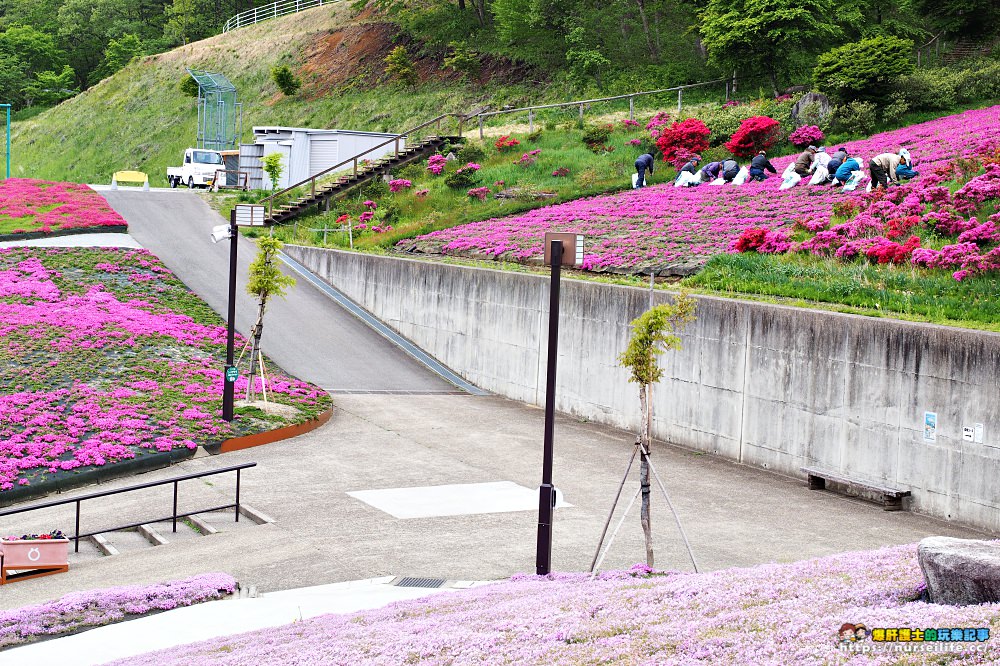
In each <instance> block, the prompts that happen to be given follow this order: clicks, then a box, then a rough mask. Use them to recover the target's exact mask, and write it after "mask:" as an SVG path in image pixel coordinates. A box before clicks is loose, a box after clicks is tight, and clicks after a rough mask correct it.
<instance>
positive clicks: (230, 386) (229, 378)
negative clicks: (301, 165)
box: [212, 208, 240, 421]
mask: <svg viewBox="0 0 1000 666" xmlns="http://www.w3.org/2000/svg"><path fill="white" fill-rule="evenodd" d="M239 236H240V234H239V228H238V227H237V226H236V209H235V208H234V209H233V210H232V212H230V214H229V328H228V330H227V331H226V370H225V385H224V386H223V388H222V419H223V420H224V421H232V420H233V407H234V403H235V399H236V377H237V376H238V372H237V370H236V366H235V365H234V362H235V355H234V350H233V347H234V346H235V343H236V248H237V244H236V241H237V240H238V239H239ZM212 239H213V240H214V239H215V235H214V234H213V236H212Z"/></svg>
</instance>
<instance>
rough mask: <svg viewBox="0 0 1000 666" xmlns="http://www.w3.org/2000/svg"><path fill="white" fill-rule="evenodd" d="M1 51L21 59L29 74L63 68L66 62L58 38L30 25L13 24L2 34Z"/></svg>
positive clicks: (26, 72) (0, 36) (0, 35)
mask: <svg viewBox="0 0 1000 666" xmlns="http://www.w3.org/2000/svg"><path fill="white" fill-rule="evenodd" d="M0 53H5V54H7V55H10V56H14V57H15V58H17V59H18V60H19V61H21V63H23V65H24V68H23V71H24V73H25V75H27V76H30V75H32V74H35V73H37V72H44V71H46V70H57V69H62V66H63V65H65V64H66V54H65V53H64V52H63V51H62V50H61V49H59V47H58V46H57V45H56V40H55V39H54V38H53V37H52V36H51V35H47V34H45V33H43V32H41V31H39V30H36V29H35V28H33V27H32V26H30V25H12V26H10V27H9V28H7V29H6V30H5V31H4V32H3V33H2V34H0Z"/></svg>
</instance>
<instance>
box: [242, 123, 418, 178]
mask: <svg viewBox="0 0 1000 666" xmlns="http://www.w3.org/2000/svg"><path fill="white" fill-rule="evenodd" d="M253 136H254V142H253V144H244V145H242V146H240V170H241V171H247V172H248V173H249V174H250V187H251V188H252V189H269V188H270V187H271V183H270V181H269V180H268V179H267V176H266V175H264V174H263V171H262V170H261V162H260V159H261V158H262V157H264V156H265V155H269V154H271V153H281V155H282V160H281V163H282V165H283V166H284V171H283V172H282V174H281V179H280V180H279V181H278V188H279V189H283V188H286V187H288V186H289V185H294V184H295V183H298V182H301V181H303V180H305V179H307V178H309V177H310V176H314V175H315V174H317V173H320V172H322V171H325V170H326V169H329V168H330V167H332V166H334V165H336V164H337V163H338V162H342V161H344V160H347V159H350V158H352V157H354V156H355V155H360V154H361V153H364V155H362V156H361V158H360V159H359V161H360V160H361V159H365V160H370V161H374V160H377V159H379V158H380V157H382V156H384V155H386V154H392V153H393V152H394V151H395V150H396V141H395V138H396V135H395V134H386V133H382V132H360V131H355V130H342V129H309V128H304V127H270V126H268V127H254V128H253ZM386 142H388V143H387V144H386V145H384V146H380V147H376V146H379V144H382V143H386ZM405 147H406V140H405V137H400V138H399V150H400V151H402V150H403V149H404V148H405ZM344 168H345V169H348V168H351V165H345V167H344Z"/></svg>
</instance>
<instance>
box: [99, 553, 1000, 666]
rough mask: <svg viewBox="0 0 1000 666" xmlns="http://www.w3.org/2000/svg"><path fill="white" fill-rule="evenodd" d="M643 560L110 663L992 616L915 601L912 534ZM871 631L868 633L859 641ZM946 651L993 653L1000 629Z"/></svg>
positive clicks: (655, 643)
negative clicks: (799, 551)
mask: <svg viewBox="0 0 1000 666" xmlns="http://www.w3.org/2000/svg"><path fill="white" fill-rule="evenodd" d="M646 572H648V569H647V568H646V567H645V565H636V566H635V567H633V569H632V570H631V571H627V572H609V573H606V574H602V575H601V576H599V578H598V579H597V580H594V581H591V580H588V575H587V574H557V575H554V576H552V577H551V578H550V579H544V578H538V577H536V576H515V577H514V578H513V579H512V580H511V581H510V582H505V583H499V584H496V585H490V586H485V587H480V588H475V589H472V590H468V591H464V592H460V593H453V594H443V595H437V596H433V597H429V598H426V599H421V600H415V601H408V602H398V603H395V604H393V605H390V606H387V607H385V608H383V609H379V610H372V611H364V612H360V613H356V614H353V615H327V616H323V617H318V618H314V619H310V620H306V621H304V622H296V623H295V624H291V625H286V626H285V627H281V628H277V629H268V630H266V631H260V632H251V633H246V634H242V635H238V636H230V637H226V638H220V639H216V640H212V641H205V642H202V643H196V644H193V645H189V646H184V647H179V648H174V649H170V650H164V651H160V652H155V653H150V654H148V655H144V656H140V657H131V658H129V659H127V660H123V661H119V662H115V663H116V665H117V666H126V664H127V666H181V665H184V666H186V665H188V664H205V663H211V664H215V665H217V666H236V665H237V664H283V665H284V666H306V665H309V666H312V665H317V666H318V665H320V664H351V665H352V666H363V665H369V664H370V665H375V664H379V665H383V664H416V663H419V664H429V665H435V664H440V665H444V664H454V665H456V666H457V665H459V664H490V665H493V664H519V665H521V664H540V665H541V664H544V665H546V666H547V665H549V664H657V665H661V666H671V665H676V666H685V665H688V664H706V665H712V666H721V665H725V664H731V665H740V666H743V665H745V666H789V665H791V664H794V665H795V666H808V665H814V664H816V665H818V664H841V663H849V664H898V663H907V664H910V663H939V662H935V661H934V660H933V657H934V656H937V657H940V656H941V655H930V656H928V657H927V658H925V659H922V658H921V657H920V656H919V655H912V656H911V657H909V659H907V660H905V661H901V660H900V658H899V657H898V656H892V655H881V656H869V657H864V656H854V657H853V658H851V659H850V660H849V661H848V660H846V659H842V658H841V653H840V652H839V650H838V648H837V638H838V636H837V632H838V629H839V628H840V626H841V625H842V624H844V623H847V622H850V623H852V624H857V623H864V624H865V625H866V626H867V627H868V628H869V629H873V628H877V627H911V628H921V629H923V628H931V627H934V628H937V627H992V629H993V631H992V632H991V634H995V633H996V630H997V627H998V626H1000V605H998V604H990V605H983V606H971V607H964V608H958V607H951V606H938V605H934V604H927V603H923V602H919V601H914V599H916V598H917V596H918V594H919V589H920V588H921V587H922V583H923V579H922V577H921V574H920V571H919V568H918V566H917V561H916V548H915V547H914V546H912V545H911V546H899V547H893V548H886V549H882V550H878V551H873V552H857V553H844V554H840V555H834V556H829V557H823V558H818V559H812V560H805V561H802V562H795V563H792V564H767V565H763V566H757V567H753V568H747V569H726V570H722V571H716V572H712V573H703V574H688V573H677V572H665V573H662V574H654V575H646ZM866 643H867V644H868V645H872V643H871V641H870V640H869V641H866ZM982 645H985V652H982V653H979V654H978V655H976V656H973V657H971V658H969V657H967V658H966V659H965V660H962V661H955V662H950V663H962V664H993V663H997V660H998V659H1000V642H997V641H996V640H993V639H991V640H990V641H988V642H986V643H985V644H982Z"/></svg>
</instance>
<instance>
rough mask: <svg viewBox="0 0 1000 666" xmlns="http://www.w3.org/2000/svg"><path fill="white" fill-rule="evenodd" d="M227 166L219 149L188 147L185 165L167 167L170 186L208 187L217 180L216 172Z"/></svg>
mask: <svg viewBox="0 0 1000 666" xmlns="http://www.w3.org/2000/svg"><path fill="white" fill-rule="evenodd" d="M225 168H226V167H225V166H224V164H223V161H222V154H221V153H219V152H218V151H215V150H203V149H201V148H188V149H187V150H185V151H184V165H183V166H179V167H167V182H168V183H170V187H177V186H178V185H187V186H188V187H192V188H193V187H195V186H201V187H208V186H209V185H211V184H212V181H213V180H215V172H216V171H218V170H219V169H225Z"/></svg>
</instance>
